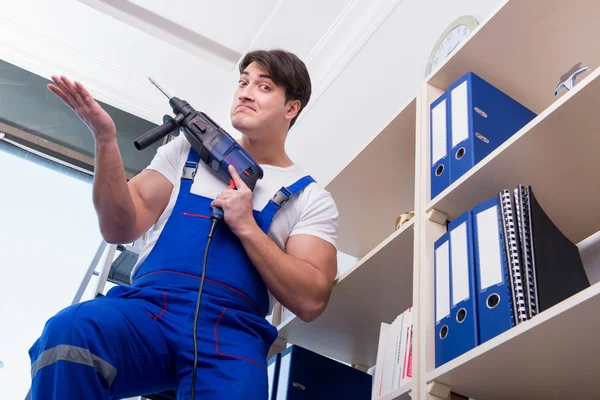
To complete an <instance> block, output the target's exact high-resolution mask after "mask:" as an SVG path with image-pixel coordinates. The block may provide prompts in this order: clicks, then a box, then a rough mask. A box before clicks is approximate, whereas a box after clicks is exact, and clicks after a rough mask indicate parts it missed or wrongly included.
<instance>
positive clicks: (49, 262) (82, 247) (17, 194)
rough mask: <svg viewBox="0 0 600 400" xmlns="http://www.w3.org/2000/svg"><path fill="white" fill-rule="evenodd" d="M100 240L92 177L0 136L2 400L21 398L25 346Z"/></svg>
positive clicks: (74, 283) (66, 298) (66, 297)
mask: <svg viewBox="0 0 600 400" xmlns="http://www.w3.org/2000/svg"><path fill="white" fill-rule="evenodd" d="M101 240H102V238H101V236H100V232H99V228H98V221H97V218H96V213H95V210H94V206H93V204H92V177H91V176H90V175H87V174H85V173H83V172H79V171H76V170H73V169H71V168H69V167H66V166H63V165H60V164H58V163H55V162H52V161H49V160H47V159H45V158H42V157H40V156H38V155H36V154H33V153H31V152H29V151H27V150H23V149H21V148H19V147H16V146H13V145H12V144H9V143H7V142H4V141H2V140H0V362H2V363H3V364H4V366H3V367H2V368H0V398H2V399H17V398H25V395H26V393H27V392H28V390H29V387H30V383H31V381H30V360H29V354H28V350H29V348H30V347H31V345H32V344H33V343H34V341H35V340H36V339H37V338H38V337H39V335H40V334H41V332H42V329H43V327H44V324H45V322H46V321H47V320H48V318H50V317H51V316H52V315H54V314H55V313H56V312H58V311H59V310H61V309H62V308H64V307H66V306H68V305H70V304H71V302H72V301H73V297H74V296H75V293H76V291H77V288H78V287H79V285H80V283H81V281H82V279H83V276H84V274H85V272H86V270H87V268H88V266H89V264H90V262H91V261H92V258H93V256H94V254H95V252H96V250H97V248H98V246H99V245H100V243H101Z"/></svg>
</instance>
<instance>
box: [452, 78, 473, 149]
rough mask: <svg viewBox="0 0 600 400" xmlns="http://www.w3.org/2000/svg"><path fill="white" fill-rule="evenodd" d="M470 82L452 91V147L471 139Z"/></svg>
mask: <svg viewBox="0 0 600 400" xmlns="http://www.w3.org/2000/svg"><path fill="white" fill-rule="evenodd" d="M467 85H468V81H464V82H463V83H461V84H460V85H458V86H457V87H456V88H454V89H453V90H452V93H451V96H452V101H451V102H450V104H451V106H452V110H451V111H450V112H451V115H452V130H451V132H452V147H453V148H454V147H455V146H456V145H457V144H459V143H460V142H462V141H463V140H467V139H468V138H469V97H468V95H467V88H468V86H467Z"/></svg>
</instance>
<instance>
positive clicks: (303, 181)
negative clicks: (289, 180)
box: [260, 175, 315, 233]
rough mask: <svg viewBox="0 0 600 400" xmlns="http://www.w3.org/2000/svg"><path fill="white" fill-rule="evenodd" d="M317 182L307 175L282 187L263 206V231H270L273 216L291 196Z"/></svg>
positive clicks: (261, 226)
mask: <svg viewBox="0 0 600 400" xmlns="http://www.w3.org/2000/svg"><path fill="white" fill-rule="evenodd" d="M313 182H315V180H314V179H313V178H312V176H310V175H307V176H305V177H302V178H300V179H298V180H297V181H296V182H294V183H293V184H291V185H290V186H288V187H282V188H281V189H279V190H278V191H277V193H275V196H273V198H272V199H271V200H269V202H268V203H267V205H266V206H265V208H263V210H262V211H261V213H260V214H261V223H260V228H261V229H262V230H263V232H265V233H267V232H268V231H269V227H270V226H271V222H272V221H273V217H274V216H275V214H276V213H277V211H279V209H280V208H281V207H282V206H283V205H284V204H285V203H287V201H288V200H289V199H290V197H292V196H294V195H295V194H297V193H299V192H300V191H302V190H303V189H304V188H305V187H307V186H308V185H310V184H311V183H313Z"/></svg>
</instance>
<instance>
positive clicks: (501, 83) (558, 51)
mask: <svg viewBox="0 0 600 400" xmlns="http://www.w3.org/2000/svg"><path fill="white" fill-rule="evenodd" d="M599 14H600V2H598V1H597V0H572V1H563V0H527V1H521V0H507V1H505V2H504V3H503V5H501V6H500V7H498V8H497V9H496V11H495V12H494V13H492V15H491V16H490V17H489V18H487V19H486V20H485V21H483V22H482V23H481V24H480V25H479V26H478V27H477V28H476V29H475V30H474V32H473V33H472V34H471V35H470V36H469V38H468V39H467V40H465V41H464V42H463V43H461V44H460V45H459V47H457V48H456V49H455V51H454V53H453V55H452V56H451V57H449V58H448V59H446V60H445V62H444V63H443V64H442V65H441V66H440V67H439V69H438V70H437V71H434V72H432V74H430V76H429V77H428V79H427V82H428V83H429V84H431V85H433V86H436V87H438V88H441V89H443V90H446V89H447V88H448V86H449V85H450V84H451V83H452V82H454V81H455V80H457V79H458V78H460V77H461V76H462V75H464V74H465V73H466V72H468V71H472V72H474V73H476V74H477V75H479V76H481V77H482V78H483V79H485V80H487V81H489V82H490V83H491V84H493V85H494V86H496V87H497V88H498V89H500V90H502V91H504V92H505V93H507V94H508V95H510V96H511V97H513V98H514V99H515V100H517V101H519V102H521V103H522V104H523V105H525V106H526V107H528V108H530V109H531V110H532V111H534V112H536V113H540V112H542V111H543V110H544V109H546V108H547V107H548V106H549V105H550V104H552V103H553V102H554V101H555V97H554V91H555V89H556V87H557V86H558V83H559V82H560V77H561V76H562V75H563V74H565V73H566V72H567V71H569V70H570V69H571V68H572V67H573V66H574V65H576V64H577V63H579V62H582V63H583V66H588V67H590V70H589V71H588V72H586V74H588V73H589V72H591V71H592V70H593V69H595V68H596V67H598V66H599V65H600V52H599V51H597V48H596V46H594V45H593V40H592V39H591V38H598V37H600V24H599V23H598V15H599ZM584 76H585V75H581V76H580V78H583V77H584ZM580 78H578V79H580Z"/></svg>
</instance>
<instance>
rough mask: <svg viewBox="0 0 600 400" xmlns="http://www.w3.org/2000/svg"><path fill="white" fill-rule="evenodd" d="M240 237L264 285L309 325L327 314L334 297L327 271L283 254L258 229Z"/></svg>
mask: <svg viewBox="0 0 600 400" xmlns="http://www.w3.org/2000/svg"><path fill="white" fill-rule="evenodd" d="M239 237H240V240H241V241H242V244H243V246H244V249H245V250H246V253H247V254H248V256H249V258H250V260H251V261H252V263H253V264H254V266H255V267H256V269H257V270H258V272H259V274H260V275H261V277H262V278H263V281H264V282H265V284H266V285H267V287H268V288H269V290H270V291H271V293H272V294H273V295H274V296H275V297H276V298H277V299H278V300H279V301H280V302H281V303H282V304H283V305H284V306H285V307H286V308H288V309H289V310H291V311H292V312H293V313H294V314H296V315H297V316H298V317H299V318H300V319H302V320H304V321H307V322H308V321H311V320H313V319H315V318H316V317H317V316H318V315H320V314H321V313H322V312H323V310H324V308H325V306H326V304H327V302H328V300H329V294H330V290H329V289H330V286H329V285H328V281H327V277H326V276H325V274H324V273H323V271H321V270H319V269H317V268H316V267H314V266H313V265H312V264H310V263H308V262H305V261H301V260H298V259H296V258H295V257H293V256H290V255H289V254H287V253H285V252H284V251H282V250H281V249H280V248H279V247H278V246H277V245H276V244H275V243H274V242H273V241H272V240H271V239H270V238H269V237H268V236H267V235H266V234H265V233H264V232H263V231H262V230H261V229H260V228H259V227H258V226H252V227H251V228H249V229H248V230H247V231H246V232H244V233H241V234H240V235H239ZM307 251H308V250H307Z"/></svg>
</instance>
